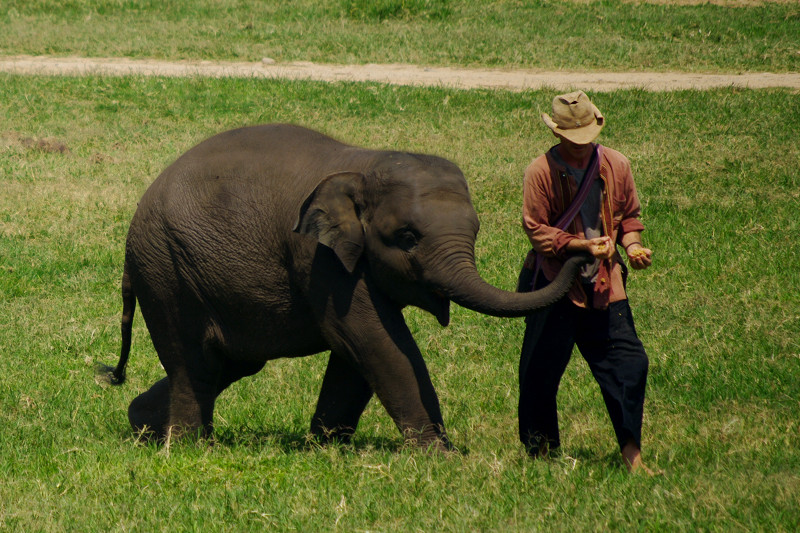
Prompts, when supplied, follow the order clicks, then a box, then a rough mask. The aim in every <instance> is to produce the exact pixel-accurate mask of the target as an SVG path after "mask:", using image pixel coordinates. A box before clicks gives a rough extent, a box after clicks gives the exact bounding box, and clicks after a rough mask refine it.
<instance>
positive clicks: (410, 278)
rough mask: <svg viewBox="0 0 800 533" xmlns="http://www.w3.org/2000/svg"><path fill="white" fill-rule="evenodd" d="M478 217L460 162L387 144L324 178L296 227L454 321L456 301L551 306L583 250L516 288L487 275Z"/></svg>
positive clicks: (394, 294)
mask: <svg viewBox="0 0 800 533" xmlns="http://www.w3.org/2000/svg"><path fill="white" fill-rule="evenodd" d="M479 226H480V224H479V222H478V217H477V214H476V212H475V209H474V207H473V205H472V201H471V199H470V194H469V190H468V187H467V183H466V180H465V179H464V176H463V174H462V172H461V170H460V169H459V168H458V167H457V166H456V165H455V164H453V163H452V162H450V161H448V160H445V159H442V158H439V157H435V156H429V155H416V154H406V153H398V152H389V153H387V155H386V157H385V158H384V159H383V160H382V161H381V162H380V163H379V164H378V165H376V166H375V167H374V168H372V169H367V170H365V171H364V172H349V171H348V172H339V173H334V174H331V175H329V176H327V177H326V178H324V179H323V180H322V181H321V182H320V183H319V185H317V187H316V188H315V189H314V191H313V192H312V193H311V194H310V195H309V196H308V197H307V198H306V200H305V202H304V203H303V205H302V208H301V210H300V217H299V219H298V221H297V223H296V224H295V228H294V229H295V231H297V232H300V233H307V234H311V235H313V236H315V237H316V238H317V239H318V240H319V242H320V243H322V244H324V245H325V246H327V247H329V248H331V249H332V250H333V251H334V252H335V253H336V255H337V256H338V257H339V259H340V260H341V263H342V265H343V266H344V268H346V269H347V270H348V271H349V272H353V271H354V269H356V267H357V265H359V263H360V262H362V263H363V265H364V266H363V268H365V269H366V270H367V271H368V273H369V276H370V277H372V278H373V279H374V280H375V282H376V283H377V284H378V286H379V287H380V288H381V290H383V291H384V292H385V293H386V294H387V295H388V296H389V297H390V298H392V299H393V300H394V301H395V302H397V303H398V304H400V305H401V306H407V305H414V306H416V307H419V308H421V309H424V310H426V311H428V312H430V313H431V314H433V315H434V316H435V317H436V318H437V320H438V321H439V323H440V324H441V325H443V326H446V325H447V324H448V323H449V320H450V312H449V303H450V301H451V300H452V301H454V302H456V303H457V304H459V305H461V306H463V307H466V308H468V309H472V310H474V311H477V312H480V313H483V314H488V315H493V316H502V317H512V316H522V315H525V314H528V313H530V312H531V311H533V310H535V309H538V308H541V307H544V306H547V305H549V304H551V303H553V302H554V301H556V300H557V299H558V298H560V297H561V296H562V295H563V294H564V293H565V292H566V291H567V290H568V289H569V287H570V285H571V284H572V282H573V280H574V276H575V274H576V272H577V269H578V267H579V266H580V264H582V263H583V262H584V259H583V258H581V257H578V258H574V259H572V260H570V261H569V262H568V264H567V266H566V267H565V268H564V270H563V271H562V274H561V275H560V276H559V277H558V278H557V279H556V280H555V281H554V282H553V283H552V284H551V285H549V286H548V287H547V288H545V289H542V290H539V291H536V292H533V293H516V292H508V291H503V290H501V289H498V288H496V287H494V286H492V285H490V284H488V283H486V282H485V281H484V280H483V279H482V278H481V277H480V275H479V274H478V271H477V268H476V265H475V253H474V245H475V239H476V236H477V233H478V229H479Z"/></svg>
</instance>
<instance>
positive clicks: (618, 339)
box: [519, 297, 648, 455]
mask: <svg viewBox="0 0 800 533" xmlns="http://www.w3.org/2000/svg"><path fill="white" fill-rule="evenodd" d="M576 344H577V345H578V349H579V350H580V352H581V355H582V356H583V358H584V359H586V362H587V363H589V368H590V369H591V371H592V375H593V376H594V378H595V380H596V381H597V383H598V384H599V385H600V390H601V392H602V394H603V400H605V404H606V408H607V409H608V414H609V416H610V417H611V423H612V424H613V426H614V431H615V433H616V436H617V442H618V443H619V446H620V449H622V448H623V447H624V446H625V445H626V444H627V443H628V442H629V441H633V442H634V443H636V445H637V446H639V447H640V448H641V439H642V411H643V406H644V390H645V384H646V382H647V367H648V360H647V354H646V353H645V351H644V347H643V346H642V343H641V342H640V341H639V338H638V337H637V335H636V329H635V327H634V325H633V317H632V315H631V309H630V306H629V305H628V301H627V300H623V301H620V302H614V303H612V304H610V305H609V307H608V309H606V310H597V309H583V308H580V307H578V306H576V305H574V304H573V303H572V302H571V301H570V300H569V299H568V298H566V297H565V298H562V299H561V300H560V301H559V302H557V303H555V304H554V305H553V306H552V307H551V308H549V309H546V310H544V311H540V312H539V313H537V314H534V315H531V316H530V317H529V318H528V320H527V326H526V328H525V338H524V340H523V342H522V354H521V357H520V398H519V437H520V440H521V441H522V443H523V444H524V445H525V447H526V449H527V450H528V453H530V454H532V455H537V454H539V453H543V452H546V451H547V450H552V449H554V448H557V447H558V446H559V445H560V444H561V441H560V438H559V434H558V413H557V408H556V393H557V392H558V385H559V382H560V381H561V376H562V375H563V374H564V370H565V369H566V367H567V363H568V362H569V359H570V356H571V355H572V349H573V347H574V346H575V345H576Z"/></svg>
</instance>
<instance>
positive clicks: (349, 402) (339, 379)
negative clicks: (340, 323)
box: [311, 352, 372, 443]
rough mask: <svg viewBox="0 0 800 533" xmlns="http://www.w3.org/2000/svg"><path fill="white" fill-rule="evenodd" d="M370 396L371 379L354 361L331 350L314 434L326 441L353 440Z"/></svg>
mask: <svg viewBox="0 0 800 533" xmlns="http://www.w3.org/2000/svg"><path fill="white" fill-rule="evenodd" d="M370 398H372V387H370V386H369V383H368V382H367V380H366V379H364V377H363V376H362V375H361V373H360V372H359V371H358V370H357V369H356V368H355V367H353V365H352V364H350V363H348V362H347V361H346V360H345V359H343V358H342V357H341V356H340V355H338V354H337V353H336V352H331V355H330V359H329V360H328V368H327V370H326V371H325V377H324V378H323V380H322V390H321V391H320V393H319V400H318V401H317V410H316V412H315V413H314V417H313V418H312V419H311V433H312V434H314V435H315V436H316V437H317V438H318V439H319V440H320V441H321V442H323V443H326V442H331V441H340V442H345V443H349V442H350V439H351V438H352V436H353V434H354V433H355V431H356V427H357V426H358V420H359V418H361V413H363V412H364V409H365V408H366V406H367V403H369V400H370Z"/></svg>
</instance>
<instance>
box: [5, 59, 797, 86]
mask: <svg viewBox="0 0 800 533" xmlns="http://www.w3.org/2000/svg"><path fill="white" fill-rule="evenodd" d="M0 72H8V73H14V74H45V75H66V76H81V75H110V76H126V75H137V76H170V77H180V76H184V77H185V76H206V77H239V78H249V77H254V78H268V79H292V80H299V79H306V80H319V81H374V82H382V83H394V84H398V85H426V86H441V87H452V88H460V89H475V88H488V89H506V90H511V91H522V90H527V89H539V88H545V87H546V88H552V89H555V90H562V89H563V90H566V89H572V88H577V89H583V90H588V91H612V90H615V89H627V88H641V89H646V90H650V91H671V90H680V89H710V88H714V87H731V86H735V87H745V88H751V89H761V88H768V87H787V88H791V89H795V90H800V73H785V74H775V73H746V74H730V75H729V74H693V73H681V72H666V73H664V72H605V73H599V72H589V73H583V72H563V71H561V72H544V71H537V70H506V69H468V68H450V67H417V66H413V65H397V64H392V65H375V64H370V65H330V64H316V63H309V62H295V63H275V62H272V61H271V60H268V59H264V60H263V61H261V62H257V63H235V62H222V61H221V62H217V61H156V60H150V59H125V58H80V57H70V58H58V57H48V56H12V57H0Z"/></svg>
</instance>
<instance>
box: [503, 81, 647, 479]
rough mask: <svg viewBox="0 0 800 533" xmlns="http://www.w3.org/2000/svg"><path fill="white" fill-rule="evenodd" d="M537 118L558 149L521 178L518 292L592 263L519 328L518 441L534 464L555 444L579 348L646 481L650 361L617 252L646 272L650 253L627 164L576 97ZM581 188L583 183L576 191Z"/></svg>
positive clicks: (629, 457) (596, 114)
mask: <svg viewBox="0 0 800 533" xmlns="http://www.w3.org/2000/svg"><path fill="white" fill-rule="evenodd" d="M542 119H543V120H544V123H545V124H546V125H547V126H548V127H549V128H550V130H551V131H552V132H553V134H554V135H555V136H556V137H557V138H558V139H559V143H558V144H557V145H556V146H554V147H553V148H551V149H550V150H549V151H548V152H547V153H546V154H544V155H542V156H540V157H538V158H537V159H535V160H534V161H533V162H532V163H531V164H530V165H529V166H528V168H527V169H526V171H525V181H524V196H523V226H524V229H525V232H526V233H527V235H528V238H529V239H530V241H531V244H532V246H533V250H531V252H530V253H529V254H528V257H527V258H526V260H525V267H526V269H527V270H523V272H524V273H525V272H527V273H528V274H529V276H528V277H529V278H530V277H533V278H534V280H533V282H532V283H531V284H530V285H533V287H531V286H526V287H523V288H521V289H520V290H530V288H540V287H542V286H544V285H546V284H547V283H548V280H552V279H553V278H555V276H556V275H557V274H558V271H559V269H560V268H561V265H562V264H563V261H564V260H565V259H566V258H567V257H569V256H570V255H573V254H576V253H586V254H589V255H591V256H593V257H594V261H593V262H591V263H590V264H588V265H586V266H585V267H584V268H583V270H582V272H581V274H580V275H579V276H578V279H576V282H575V284H574V285H573V287H572V289H571V290H570V292H569V293H568V294H567V295H566V296H565V297H564V298H563V299H562V300H560V301H559V302H557V303H556V304H554V305H553V306H552V308H550V309H548V310H546V311H544V312H541V313H538V314H535V315H532V316H530V317H529V318H528V319H527V321H526V322H527V327H526V330H525V338H524V341H523V346H522V354H521V358H520V399H519V432H520V439H521V441H522V443H523V444H524V445H525V447H526V449H527V451H528V453H529V454H531V455H532V456H534V457H536V456H540V455H546V454H548V453H549V452H550V451H551V450H553V449H555V448H557V447H558V446H559V445H560V438H559V431H558V414H557V408H556V393H557V392H558V386H559V382H560V381H561V376H562V375H563V373H564V370H565V369H566V366H567V363H568V361H569V359H570V356H571V353H572V349H573V347H574V346H575V345H576V344H577V346H578V349H579V350H580V352H581V355H582V356H583V357H584V359H585V360H586V361H587V362H588V363H589V367H590V369H591V371H592V374H593V376H594V378H595V380H596V381H597V383H598V384H599V385H600V390H601V391H602V395H603V399H604V401H605V404H606V408H607V410H608V414H609V416H610V418H611V422H612V424H613V427H614V431H615V433H616V437H617V441H618V443H619V447H620V451H621V453H622V457H623V459H624V461H625V465H626V466H627V468H628V469H629V470H630V471H636V470H642V471H644V472H647V473H652V472H651V471H650V470H649V469H648V468H647V467H646V466H645V465H644V463H643V462H642V458H641V428H642V413H643V405H644V396H645V384H646V380H647V368H648V359H647V354H646V353H645V350H644V347H643V346H642V343H641V342H640V341H639V338H638V337H637V334H636V329H635V327H634V324H633V318H632V315H631V310H630V306H629V305H628V300H627V295H626V292H625V278H626V277H627V269H626V267H625V265H624V263H623V261H622V258H621V256H620V254H619V252H618V247H619V248H621V249H622V250H623V251H624V252H625V253H626V255H627V257H628V262H629V263H630V265H631V267H633V268H634V269H644V268H647V267H649V266H650V265H651V263H652V252H651V250H650V249H648V248H645V247H644V246H643V245H642V237H641V232H642V231H643V230H644V226H643V225H642V223H641V222H640V221H639V214H640V204H639V199H638V197H637V195H636V188H635V186H634V182H633V176H632V174H631V167H630V163H629V161H628V159H627V158H626V157H625V156H623V155H622V154H620V153H619V152H617V151H615V150H612V149H610V148H607V147H604V146H600V145H597V144H594V143H592V141H594V139H595V138H596V137H597V136H598V134H599V133H600V130H601V129H602V128H603V125H604V119H603V115H602V114H601V113H600V111H599V110H598V109H597V107H595V105H594V104H592V102H591V101H590V100H589V97H588V96H586V94H584V93H583V92H582V91H576V92H572V93H569V94H564V95H560V96H557V97H555V98H554V99H553V116H552V117H550V116H549V115H547V114H546V113H543V114H542ZM584 180H589V181H587V182H586V185H585V187H583V189H581V188H580V185H581V184H583V182H584ZM579 195H580V196H579ZM576 196H579V197H578V198H577V201H575V200H576ZM523 278H524V276H522V277H521V279H523Z"/></svg>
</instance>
